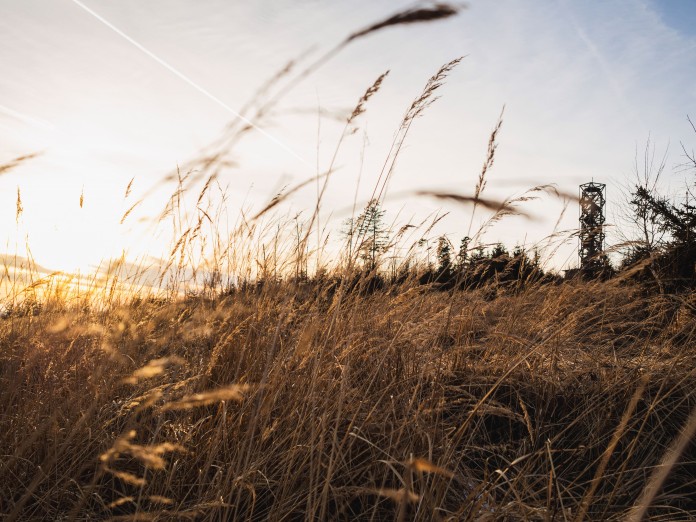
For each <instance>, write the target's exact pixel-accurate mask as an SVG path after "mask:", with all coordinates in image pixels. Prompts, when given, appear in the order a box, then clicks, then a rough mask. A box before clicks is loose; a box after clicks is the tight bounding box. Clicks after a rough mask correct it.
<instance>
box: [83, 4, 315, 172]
mask: <svg viewBox="0 0 696 522" xmlns="http://www.w3.org/2000/svg"><path fill="white" fill-rule="evenodd" d="M72 2H73V3H74V4H75V5H77V6H79V7H81V8H82V9H84V10H85V11H86V12H88V13H89V14H91V15H92V16H93V17H94V18H96V19H97V20H99V21H100V22H101V23H103V24H104V25H105V26H107V27H108V28H109V29H111V30H112V31H114V32H115V33H116V34H118V35H119V36H120V37H122V38H123V39H124V40H126V41H127V42H128V43H130V44H131V45H133V46H135V47H137V48H138V49H139V50H140V51H142V52H143V53H145V54H146V55H148V56H149V57H150V58H152V59H153V60H155V61H156V62H157V63H158V64H160V65H161V66H162V67H164V68H165V69H167V70H168V71H169V72H171V73H172V74H174V75H175V76H177V77H178V78H180V79H181V80H183V81H185V82H186V83H188V84H189V85H190V86H191V87H193V88H194V89H196V90H197V91H198V92H200V93H201V94H203V95H205V96H206V97H207V98H209V99H210V100H212V101H214V102H215V103H217V104H218V105H219V106H220V107H222V108H223V109H225V110H226V111H227V112H229V113H230V114H232V115H233V116H235V117H237V118H239V119H240V120H242V121H243V122H244V123H246V124H247V125H249V126H250V127H253V128H254V129H256V130H257V131H258V132H260V133H261V134H263V135H264V136H265V137H266V138H268V139H269V140H271V141H272V142H273V143H275V144H276V145H278V146H280V147H281V148H282V149H283V150H285V151H286V152H289V153H290V154H292V155H293V156H294V157H295V158H297V159H298V160H300V161H301V162H302V163H304V164H305V165H309V166H311V165H310V163H309V162H308V161H307V160H305V159H304V158H303V157H302V156H300V155H299V154H297V153H296V152H295V151H294V150H292V149H291V148H290V147H288V146H287V145H286V144H285V143H283V142H282V141H280V140H279V139H278V138H276V137H275V136H273V135H272V134H269V133H268V132H266V131H265V130H263V129H262V128H261V127H259V126H257V125H256V124H255V123H253V122H252V121H251V120H249V119H248V118H245V117H244V116H242V115H241V114H239V113H238V112H237V111H235V110H234V109H233V108H232V107H230V106H229V105H227V104H226V103H225V102H224V101H222V100H221V99H220V98H218V97H217V96H215V95H214V94H212V93H211V92H210V91H208V90H206V89H204V88H203V87H201V86H200V85H198V84H197V83H196V82H194V81H193V80H191V79H190V78H189V77H188V76H186V75H185V74H184V73H182V72H181V71H179V70H178V69H176V68H175V67H174V66H172V65H170V64H169V63H168V62H166V61H164V60H163V59H162V58H160V57H159V56H157V55H156V54H154V53H153V52H152V51H150V50H148V49H147V48H145V47H144V46H143V45H141V44H140V43H138V42H137V41H136V40H134V39H133V38H131V37H130V36H128V35H127V34H126V33H124V32H123V31H121V30H120V29H119V28H118V27H116V26H115V25H113V24H112V23H111V22H109V21H108V20H106V19H105V18H104V17H102V16H101V15H99V14H98V13H96V12H94V11H93V10H92V9H90V8H89V7H87V6H86V5H85V4H83V3H82V2H80V0H72Z"/></svg>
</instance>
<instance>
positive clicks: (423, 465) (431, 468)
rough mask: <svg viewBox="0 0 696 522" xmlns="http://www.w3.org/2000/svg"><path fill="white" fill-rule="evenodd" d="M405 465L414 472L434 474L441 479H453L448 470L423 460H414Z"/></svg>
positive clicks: (452, 474)
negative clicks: (440, 476)
mask: <svg viewBox="0 0 696 522" xmlns="http://www.w3.org/2000/svg"><path fill="white" fill-rule="evenodd" d="M407 465H408V466H409V467H410V468H411V469H414V470H416V471H421V472H423V473H434V474H436V475H442V476H443V477H447V478H453V477H454V473H452V472H451V471H449V470H448V469H445V468H442V467H440V466H436V465H435V464H433V463H432V462H430V461H429V460H427V459H423V458H414V459H411V460H409V461H408V462H407Z"/></svg>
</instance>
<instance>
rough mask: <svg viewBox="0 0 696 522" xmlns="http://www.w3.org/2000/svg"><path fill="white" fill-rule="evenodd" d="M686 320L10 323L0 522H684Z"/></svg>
mask: <svg viewBox="0 0 696 522" xmlns="http://www.w3.org/2000/svg"><path fill="white" fill-rule="evenodd" d="M695 304H696V303H695V302H694V299H693V296H692V295H688V296H683V297H679V296H668V295H652V296H650V295H645V294H644V292H643V291H642V290H641V289H640V288H638V287H636V286H633V285H631V284H621V283H617V282H613V281H610V282H604V283H594V282H567V283H563V284H560V285H533V286H531V287H529V288H527V289H524V290H522V291H508V290H505V289H499V290H497V291H496V290H495V288H491V287H489V288H486V289H482V290H472V291H466V292H454V293H451V294H447V293H443V292H434V291H430V290H428V289H424V288H423V287H421V286H418V285H408V284H406V285H402V286H393V287H386V288H384V289H381V290H378V291H375V292H373V293H369V294H365V293H363V294H360V293H347V292H345V291H344V290H343V288H342V287H340V286H339V287H335V286H325V287H322V286H321V285H318V284H317V285H304V286H298V285H293V284H292V283H278V284H268V285H265V286H264V287H263V288H261V289H256V288H254V289H249V290H247V291H238V292H236V293H234V294H233V295H228V296H222V297H217V298H214V299H210V298H203V297H192V298H189V299H183V300H178V301H164V300H162V301H157V300H152V301H134V302H133V303H131V304H126V305H120V306H118V307H114V308H113V309H109V310H104V311H94V312H91V311H89V310H87V309H81V310H70V309H65V307H60V306H56V307H54V308H52V307H50V306H46V307H44V308H43V309H42V310H41V311H40V312H34V313H19V312H17V313H15V314H12V315H8V316H7V317H6V318H5V319H3V320H2V322H0V346H2V350H1V351H0V371H1V374H0V379H1V386H0V404H1V408H0V410H1V411H2V416H1V417H0V454H1V455H2V459H0V466H1V471H0V499H1V502H2V504H1V505H0V511H1V512H2V513H5V518H4V519H6V520H41V519H43V520H68V519H70V520H88V519H89V520H92V519H104V518H111V519H117V520H118V519H123V520H174V519H176V520H186V519H190V520H266V519H268V520H306V519H314V520H352V519H361V520H391V519H396V520H585V519H592V520H624V519H626V517H630V516H633V517H634V518H633V520H639V519H640V518H641V516H642V515H641V514H640V513H638V511H639V510H640V509H642V508H647V507H648V505H649V508H648V509H647V510H646V511H645V513H646V514H647V515H649V516H650V519H652V520H690V519H693V518H696V515H695V513H696V505H695V500H694V499H695V496H694V492H695V491H696V484H695V483H694V480H695V477H696V464H694V458H695V457H696V454H695V451H694V450H695V448H694V447H693V445H692V444H689V438H690V435H691V434H693V431H694V424H696V419H695V418H694V415H693V413H691V412H692V410H693V408H694V405H695V404H696V401H695V399H694V389H695V385H696V376H695V370H694V364H693V361H694V357H693V346H694V330H695V329H696V316H695V315H694V305H695ZM683 430H685V431H683ZM680 434H681V435H680Z"/></svg>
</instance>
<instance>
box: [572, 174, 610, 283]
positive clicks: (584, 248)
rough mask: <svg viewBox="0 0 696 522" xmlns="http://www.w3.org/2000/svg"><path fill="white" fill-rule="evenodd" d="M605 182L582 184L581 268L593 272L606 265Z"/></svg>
mask: <svg viewBox="0 0 696 522" xmlns="http://www.w3.org/2000/svg"><path fill="white" fill-rule="evenodd" d="M606 191H607V186H606V185H605V184H604V183H595V182H594V181H592V182H590V183H585V184H584V185H580V248H579V249H578V253H579V254H580V270H582V271H583V272H585V273H589V274H593V273H595V272H597V271H599V270H601V269H602V268H603V267H604V259H603V257H602V253H603V252H604V220H605V216H604V207H605V205H606Z"/></svg>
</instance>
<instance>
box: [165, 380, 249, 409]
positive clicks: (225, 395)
mask: <svg viewBox="0 0 696 522" xmlns="http://www.w3.org/2000/svg"><path fill="white" fill-rule="evenodd" d="M250 388H251V387H250V386H249V385H248V384H232V385H230V386H225V387H224V388H218V389H217V390H211V391H207V392H201V393H195V394H193V395H187V396H185V397H183V398H182V399H179V400H178V401H175V402H170V403H167V404H165V405H164V406H162V410H163V411H167V410H188V409H191V408H197V407H199V406H207V405H209V404H213V403H215V402H220V401H238V402H239V401H242V400H243V399H244V397H245V395H244V394H245V393H246V392H247V391H249V389H250Z"/></svg>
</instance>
